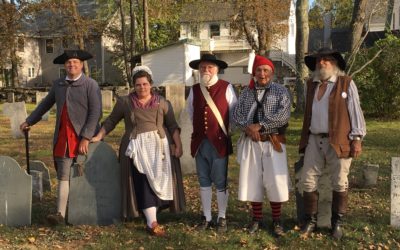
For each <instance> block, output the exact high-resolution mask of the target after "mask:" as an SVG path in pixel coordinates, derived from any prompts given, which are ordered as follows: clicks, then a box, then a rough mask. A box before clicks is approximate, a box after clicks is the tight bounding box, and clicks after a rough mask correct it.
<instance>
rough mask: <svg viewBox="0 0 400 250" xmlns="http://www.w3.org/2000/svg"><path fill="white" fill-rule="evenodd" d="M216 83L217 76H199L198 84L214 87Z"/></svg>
mask: <svg viewBox="0 0 400 250" xmlns="http://www.w3.org/2000/svg"><path fill="white" fill-rule="evenodd" d="M217 81H218V77H217V75H213V76H211V75H208V74H204V75H201V76H200V83H201V84H202V85H204V86H206V87H208V86H211V85H214V84H215V83H216V82H217Z"/></svg>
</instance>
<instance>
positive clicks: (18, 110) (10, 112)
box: [3, 102, 27, 138]
mask: <svg viewBox="0 0 400 250" xmlns="http://www.w3.org/2000/svg"><path fill="white" fill-rule="evenodd" d="M3 114H4V115H5V116H7V117H8V118H9V119H10V123H11V135H12V136H13V137H14V138H22V137H24V135H23V134H22V132H21V131H20V130H19V125H20V124H21V123H23V122H24V121H25V119H26V116H27V114H26V108H25V102H14V103H4V104H3Z"/></svg>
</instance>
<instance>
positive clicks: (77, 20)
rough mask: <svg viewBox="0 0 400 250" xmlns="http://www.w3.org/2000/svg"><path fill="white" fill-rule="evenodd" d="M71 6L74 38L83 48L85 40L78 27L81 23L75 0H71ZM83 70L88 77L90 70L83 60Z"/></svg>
mask: <svg viewBox="0 0 400 250" xmlns="http://www.w3.org/2000/svg"><path fill="white" fill-rule="evenodd" d="M71 8H72V18H73V20H74V28H75V34H74V35H75V38H76V39H77V40H78V46H79V49H81V50H85V41H84V38H83V34H82V31H81V30H80V29H79V26H80V25H79V24H80V23H81V16H80V15H79V12H78V7H77V4H76V0H73V1H71ZM83 70H84V73H85V75H86V76H88V77H90V71H89V66H88V63H87V61H84V62H83Z"/></svg>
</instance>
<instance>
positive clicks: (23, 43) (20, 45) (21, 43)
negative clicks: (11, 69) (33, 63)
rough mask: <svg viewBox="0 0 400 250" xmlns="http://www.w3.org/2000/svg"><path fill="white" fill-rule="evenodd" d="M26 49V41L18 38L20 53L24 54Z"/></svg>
mask: <svg viewBox="0 0 400 250" xmlns="http://www.w3.org/2000/svg"><path fill="white" fill-rule="evenodd" d="M24 49H25V41H24V38H22V37H19V38H18V51H19V52H24Z"/></svg>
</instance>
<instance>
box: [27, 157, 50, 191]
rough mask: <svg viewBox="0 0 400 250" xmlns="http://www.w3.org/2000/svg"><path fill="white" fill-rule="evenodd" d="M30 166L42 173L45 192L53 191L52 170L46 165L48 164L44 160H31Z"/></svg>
mask: <svg viewBox="0 0 400 250" xmlns="http://www.w3.org/2000/svg"><path fill="white" fill-rule="evenodd" d="M29 167H30V169H31V171H32V170H35V171H39V172H41V173H42V183H43V192H47V191H51V178H50V171H49V169H48V168H47V167H46V164H44V162H42V161H37V160H34V161H29Z"/></svg>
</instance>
